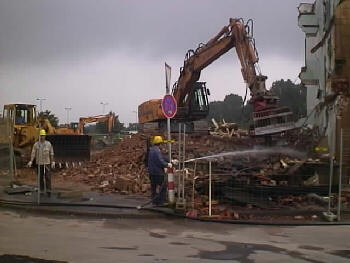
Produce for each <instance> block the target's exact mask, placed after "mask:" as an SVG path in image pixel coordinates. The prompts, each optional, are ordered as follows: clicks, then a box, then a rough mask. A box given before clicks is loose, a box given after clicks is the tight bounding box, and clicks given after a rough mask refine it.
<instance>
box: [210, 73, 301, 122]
mask: <svg viewBox="0 0 350 263" xmlns="http://www.w3.org/2000/svg"><path fill="white" fill-rule="evenodd" d="M271 91H272V92H273V93H274V94H275V95H277V96H278V97H279V98H280V102H279V104H280V106H286V107H288V108H290V109H291V111H292V112H293V113H294V114H295V115H296V116H297V117H298V118H299V117H302V116H305V115H306V90H305V88H304V87H303V86H302V85H296V84H294V83H293V82H292V81H291V80H290V79H288V80H283V79H281V80H279V81H275V82H273V84H272V88H271ZM252 112H253V106H252V105H251V104H246V105H243V99H242V97H241V96H239V95H236V94H230V95H227V96H226V97H225V99H224V100H223V101H213V102H210V104H209V115H208V120H211V119H212V118H214V119H215V120H216V121H222V120H225V121H226V122H235V123H238V124H240V126H244V127H247V126H248V123H249V120H250V119H251V117H252Z"/></svg>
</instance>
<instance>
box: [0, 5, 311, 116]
mask: <svg viewBox="0 0 350 263" xmlns="http://www.w3.org/2000/svg"><path fill="white" fill-rule="evenodd" d="M300 2H312V1H311V0H303V1H298V0H283V1H281V0H50V1H48V0H1V1H0V106H1V108H2V107H3V105H4V104H7V103H16V102H17V103H18V102H23V103H33V104H39V103H38V100H36V99H37V98H45V99H46V100H45V101H43V109H44V110H50V111H52V112H53V113H55V114H56V115H57V116H58V117H59V119H60V122H61V123H65V122H66V119H67V117H66V116H67V115H66V111H65V108H67V107H70V108H72V110H71V111H70V113H69V116H70V117H69V121H77V120H78V118H79V117H81V116H92V115H98V114H102V111H103V106H102V105H101V102H103V103H108V105H106V106H105V112H107V111H109V110H112V111H114V112H116V114H118V115H119V119H120V120H121V121H122V122H125V123H129V122H134V121H135V119H136V113H135V111H136V110H137V106H138V105H139V104H140V103H142V102H143V101H146V100H148V99H152V98H161V97H162V96H163V95H164V93H165V73H164V62H167V63H168V64H169V65H170V66H171V67H172V83H173V82H175V81H176V80H177V78H178V76H179V68H180V67H181V66H182V64H183V60H184V56H185V53H186V51H187V50H188V49H195V48H196V47H197V46H198V44H199V43H201V42H202V43H205V42H207V41H208V40H209V39H210V38H212V37H213V36H215V35H216V34H217V33H218V32H219V31H220V29H221V28H222V27H223V26H225V25H227V24H228V21H229V18H230V17H232V18H241V17H242V18H244V19H249V18H252V19H253V20H254V35H255V38H256V44H257V49H258V51H259V55H260V67H261V70H262V73H263V74H264V75H267V76H268V77H269V79H268V83H267V84H268V86H270V85H271V83H272V82H273V81H275V80H279V79H282V78H283V79H287V78H289V79H292V80H293V81H294V80H295V79H296V78H297V76H298V73H299V71H300V68H301V67H302V66H303V63H304V35H303V34H302V32H301V31H300V29H299V28H298V26H297V16H298V12H297V6H298V5H299V4H300ZM201 81H206V82H207V86H208V88H210V89H211V96H210V100H211V101H213V100H222V99H223V98H224V97H225V95H227V94H230V93H236V94H239V95H243V94H244V91H245V85H244V82H243V80H242V76H241V74H240V66H239V62H238V60H237V57H236V54H235V52H234V51H233V50H231V51H229V52H228V53H227V54H225V55H224V56H223V57H221V58H220V59H219V60H217V61H215V62H214V63H213V64H211V65H210V66H209V67H207V68H206V69H205V70H203V72H202V74H201Z"/></svg>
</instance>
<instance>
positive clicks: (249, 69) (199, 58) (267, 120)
mask: <svg viewBox="0 0 350 263" xmlns="http://www.w3.org/2000/svg"><path fill="white" fill-rule="evenodd" d="M232 48H235V49H236V53H237V56H238V58H239V61H240V64H241V71H242V76H243V79H244V81H245V83H246V85H247V89H249V91H250V96H251V99H250V101H249V102H250V103H251V104H252V105H253V108H254V112H253V118H252V120H253V124H252V129H251V133H252V134H253V135H255V136H260V135H271V134H275V133H281V132H284V131H287V130H291V129H294V125H295V124H294V121H293V114H292V112H291V111H290V110H289V109H288V108H287V107H279V106H278V104H277V103H278V100H279V98H278V97H277V96H276V95H274V94H272V93H271V92H270V91H269V90H267V89H266V87H265V81H266V79H267V77H266V76H264V75H262V74H261V73H260V69H259V66H258V61H259V57H258V53H257V50H256V48H255V40H254V38H253V21H252V20H248V21H247V23H244V21H243V19H232V18H231V19H230V20H229V25H228V26H225V27H224V28H222V30H221V31H220V32H219V33H218V34H217V35H216V36H215V37H214V38H212V39H211V40H209V42H207V43H206V44H200V45H199V47H198V48H197V49H196V50H189V51H188V52H187V54H186V57H185V61H184V66H183V67H182V68H181V69H180V76H179V78H178V80H177V82H176V83H175V84H174V86H173V89H172V95H173V96H174V98H175V100H176V102H177V106H178V111H177V114H176V115H175V117H174V121H175V123H176V122H183V123H191V124H190V125H191V126H192V128H193V129H194V130H195V129H196V125H195V123H196V122H198V121H200V120H201V119H204V118H205V117H206V116H207V115H208V113H209V103H208V95H210V94H209V90H208V89H207V88H206V85H205V82H198V80H199V78H200V74H201V71H202V70H203V69H204V68H206V67H207V66H208V65H210V64H211V63H212V62H214V61H215V60H217V59H218V58H219V57H221V56H222V55H223V54H225V53H226V52H228V51H229V50H231V49H232ZM138 111H139V112H138V114H139V123H140V126H141V128H142V127H144V128H145V129H147V127H148V126H149V127H151V126H153V127H154V126H155V125H156V126H158V129H159V128H160V129H162V128H164V127H165V123H166V121H165V116H164V114H163V112H162V109H161V99H153V100H149V101H146V102H144V103H142V104H141V105H139V108H138Z"/></svg>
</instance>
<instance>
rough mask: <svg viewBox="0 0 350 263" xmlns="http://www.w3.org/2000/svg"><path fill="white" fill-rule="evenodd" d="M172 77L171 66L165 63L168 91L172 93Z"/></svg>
mask: <svg viewBox="0 0 350 263" xmlns="http://www.w3.org/2000/svg"><path fill="white" fill-rule="evenodd" d="M170 79H171V67H170V66H169V65H168V64H167V63H165V85H166V93H167V94H170Z"/></svg>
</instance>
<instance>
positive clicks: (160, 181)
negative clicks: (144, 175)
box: [148, 136, 172, 205]
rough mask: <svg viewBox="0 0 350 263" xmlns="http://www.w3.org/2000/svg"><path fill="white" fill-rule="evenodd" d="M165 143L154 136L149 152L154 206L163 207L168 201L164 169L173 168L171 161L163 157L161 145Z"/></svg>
mask: <svg viewBox="0 0 350 263" xmlns="http://www.w3.org/2000/svg"><path fill="white" fill-rule="evenodd" d="M162 143H164V140H163V137H162V136H154V137H153V139H152V146H151V147H150V149H149V152H148V173H149V178H150V181H151V194H152V204H153V205H163V204H164V203H165V201H166V182H165V181H164V179H165V173H164V168H166V167H169V168H171V167H172V164H171V163H169V160H168V159H167V158H166V157H165V156H163V154H162V153H161V151H160V148H159V145H160V144H162Z"/></svg>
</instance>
